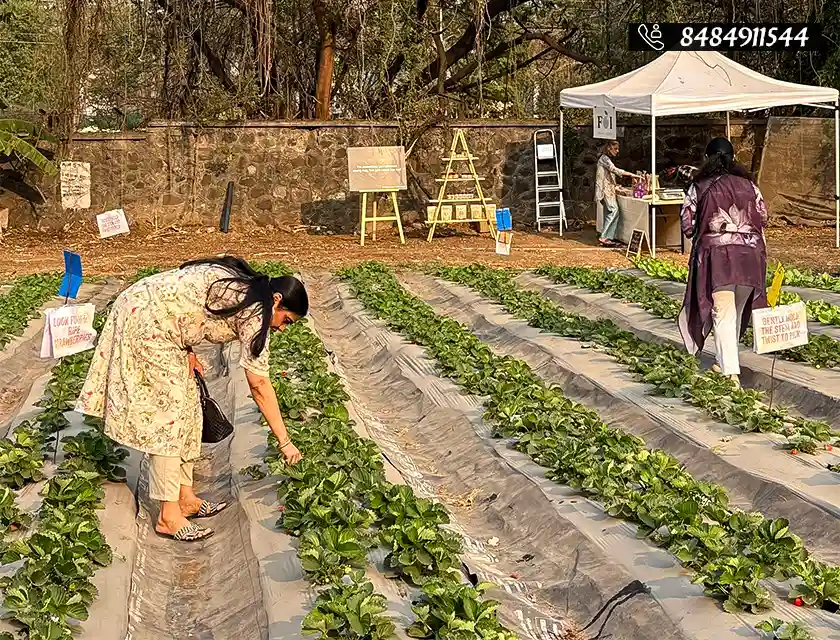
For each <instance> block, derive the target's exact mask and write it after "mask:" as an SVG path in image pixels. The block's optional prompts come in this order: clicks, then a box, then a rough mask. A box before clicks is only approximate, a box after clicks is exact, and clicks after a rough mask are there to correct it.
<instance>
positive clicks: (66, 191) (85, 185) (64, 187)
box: [61, 162, 90, 209]
mask: <svg viewBox="0 0 840 640" xmlns="http://www.w3.org/2000/svg"><path fill="white" fill-rule="evenodd" d="M61 206H62V207H64V208H65V209H90V163H89V162H62V163H61Z"/></svg>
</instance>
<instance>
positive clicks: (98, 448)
mask: <svg viewBox="0 0 840 640" xmlns="http://www.w3.org/2000/svg"><path fill="white" fill-rule="evenodd" d="M61 442H62V444H64V463H63V464H62V465H61V467H62V469H64V470H66V471H90V472H93V473H96V474H98V475H100V476H101V477H103V478H105V479H106V480H110V481H111V482H124V481H125V467H122V466H120V465H121V463H122V462H123V461H124V460H125V459H126V458H127V457H128V450H127V449H124V448H123V447H120V446H118V445H117V444H116V443H115V442H114V441H113V440H111V439H110V438H108V437H106V436H105V435H103V434H102V433H101V432H99V431H97V430H95V429H90V430H88V431H82V432H81V433H79V434H77V435H75V436H68V437H66V438H64V439H63V440H62V441H61Z"/></svg>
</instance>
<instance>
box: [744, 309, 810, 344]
mask: <svg viewBox="0 0 840 640" xmlns="http://www.w3.org/2000/svg"><path fill="white" fill-rule="evenodd" d="M752 324H753V351H755V352H756V353H771V352H773V351H781V350H782V349H790V348H791V347H800V346H802V345H803V344H808V315H807V313H806V312H805V303H804V302H797V303H795V304H786V305H780V306H778V307H767V308H766V309H754V310H753V312H752Z"/></svg>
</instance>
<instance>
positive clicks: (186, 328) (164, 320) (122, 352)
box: [76, 265, 269, 460]
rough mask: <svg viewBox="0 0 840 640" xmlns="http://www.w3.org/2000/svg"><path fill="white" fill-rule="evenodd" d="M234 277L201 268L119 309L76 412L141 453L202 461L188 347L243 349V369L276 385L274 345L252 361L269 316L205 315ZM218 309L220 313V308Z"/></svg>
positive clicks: (130, 293)
mask: <svg viewBox="0 0 840 640" xmlns="http://www.w3.org/2000/svg"><path fill="white" fill-rule="evenodd" d="M230 276H231V273H230V272H229V271H228V270H226V269H224V268H222V267H217V266H215V265H197V266H192V267H187V268H186V269H178V270H175V271H168V272H166V273H160V274H157V275H153V276H150V277H148V278H144V279H143V280H140V281H139V282H137V283H135V284H133V285H132V286H131V287H129V288H128V289H126V290H125V291H124V292H123V293H121V294H120V295H119V297H118V298H117V299H116V301H115V302H114V305H113V307H112V309H111V313H110V315H109V316H108V320H107V321H106V322H105V326H104V327H103V329H102V334H101V336H100V337H99V342H98V344H97V346H96V349H95V351H94V357H93V360H92V362H91V365H90V369H89V371H88V375H87V379H86V381H85V384H84V387H83V388H82V393H81V395H80V397H79V400H78V403H77V405H76V410H77V411H79V412H81V413H83V414H86V415H92V416H97V417H100V418H102V419H103V420H104V422H105V434H106V435H107V436H108V437H109V438H112V439H113V440H116V441H117V442H119V443H120V444H123V445H125V446H128V447H132V448H133V449H138V450H140V451H143V452H145V453H149V454H152V455H161V456H178V457H180V458H182V459H184V460H194V459H195V458H197V457H198V455H199V453H200V451H201V424H202V419H201V407H200V403H199V399H198V390H197V387H196V383H195V380H194V378H193V376H192V372H191V371H189V364H188V355H187V352H186V350H185V348H186V347H194V346H196V345H198V344H199V343H201V342H203V341H205V340H206V341H208V342H211V343H214V344H225V343H228V342H232V341H234V340H240V341H241V342H242V357H241V359H240V364H241V365H242V366H243V367H244V368H245V369H247V370H249V371H251V372H252V373H255V374H257V375H261V376H266V377H268V355H269V354H268V345H266V347H265V349H263V351H262V353H261V354H260V356H259V357H257V358H255V357H253V356H252V354H251V349H250V341H251V338H252V337H253V336H254V335H255V333H256V332H257V331H258V330H259V328H260V323H261V314H260V313H259V312H258V313H256V314H252V313H251V310H246V311H245V312H243V313H241V314H239V315H238V316H235V317H232V318H219V317H217V316H214V315H212V314H210V313H208V312H207V311H206V310H205V304H206V303H207V296H208V292H209V291H210V288H211V286H212V285H213V283H214V282H216V281H218V280H219V279H221V278H226V277H230ZM213 302H214V308H215V307H216V306H218V304H219V303H218V302H216V301H215V300H214V301H213Z"/></svg>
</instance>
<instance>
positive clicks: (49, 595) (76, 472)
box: [0, 314, 128, 640]
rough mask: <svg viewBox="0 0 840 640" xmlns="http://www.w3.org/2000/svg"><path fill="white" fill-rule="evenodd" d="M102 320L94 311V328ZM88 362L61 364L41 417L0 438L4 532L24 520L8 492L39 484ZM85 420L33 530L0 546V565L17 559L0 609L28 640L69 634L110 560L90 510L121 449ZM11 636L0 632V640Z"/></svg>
mask: <svg viewBox="0 0 840 640" xmlns="http://www.w3.org/2000/svg"><path fill="white" fill-rule="evenodd" d="M103 321H104V317H103V316H102V315H101V314H98V315H97V318H96V324H97V325H98V326H101V324H102V322H103ZM91 357H92V352H90V351H89V352H86V353H82V354H77V355H74V356H69V357H66V358H63V359H61V360H60V361H59V363H58V364H57V365H56V366H55V367H54V368H53V370H52V375H51V378H50V381H49V383H48V384H47V388H46V392H45V394H44V397H43V398H42V399H41V400H40V401H39V402H38V403H37V406H38V407H40V408H41V412H40V413H39V414H38V415H37V416H36V417H35V418H34V419H33V420H32V421H28V422H24V423H21V424H20V425H18V426H17V427H16V428H15V429H14V430H13V432H12V434H11V437H10V438H8V439H4V440H2V441H0V482H2V484H3V485H4V486H3V488H2V490H0V517H2V524H3V525H4V526H6V528H7V529H8V528H12V529H14V528H18V527H20V526H26V525H28V524H29V523H30V522H31V520H32V518H31V517H30V516H28V514H21V513H20V512H19V511H18V510H17V508H16V506H15V505H14V492H13V489H18V488H21V487H22V486H24V485H25V484H28V483H30V482H37V481H40V480H43V479H44V470H43V466H44V458H45V456H46V455H47V454H49V453H50V452H51V450H52V449H53V448H54V447H55V446H57V445H56V438H57V437H58V434H59V433H60V432H61V431H62V430H63V429H65V428H66V427H68V426H69V424H70V423H69V421H68V420H67V418H66V416H65V415H64V414H65V412H67V411H69V410H71V409H72V404H73V403H74V401H75V400H76V398H77V397H78V393H79V390H80V388H81V385H82V384H83V382H84V377H85V375H86V373H87V369H88V366H89V364H90V359H91ZM87 422H88V424H90V425H91V426H93V428H92V429H90V430H88V431H85V432H81V433H79V434H78V435H76V436H71V437H67V438H64V440H63V443H64V457H65V460H64V462H63V463H62V465H61V466H60V468H59V469H58V473H57V474H56V475H55V476H54V477H52V478H50V479H49V480H47V482H46V483H45V485H44V487H43V489H42V490H41V495H42V497H43V501H42V504H41V508H40V510H39V512H38V519H37V526H36V528H35V530H34V531H33V532H31V533H30V535H29V536H27V537H20V538H18V539H16V540H14V541H11V542H5V543H3V546H2V561H3V563H4V564H5V563H10V562H16V561H20V560H22V561H23V563H22V564H21V566H20V568H19V569H18V570H17V571H16V572H15V573H14V574H13V575H11V576H8V577H5V578H3V579H2V580H0V587H2V588H3V589H4V593H5V595H4V600H3V606H4V607H5V608H6V609H7V610H8V614H9V617H10V618H11V620H12V621H13V622H16V623H17V624H19V625H20V626H21V628H22V631H21V634H23V635H22V637H26V638H28V640H69V639H70V638H71V637H73V633H74V632H76V631H78V629H79V627H78V625H77V622H78V621H83V620H86V619H87V617H88V610H89V607H90V605H91V604H92V602H93V600H94V599H95V598H96V596H97V590H96V587H95V586H94V585H93V583H92V582H91V581H90V578H91V577H92V576H93V574H94V572H95V571H96V570H97V568H99V567H102V566H106V565H108V564H110V562H111V559H112V553H111V549H110V547H109V546H108V544H107V543H106V541H105V538H104V536H103V535H102V533H101V531H100V529H99V521H98V518H97V516H96V513H95V512H96V510H97V509H100V508H102V506H103V504H102V499H103V497H104V489H103V487H102V482H103V480H121V479H124V478H125V470H124V469H123V468H122V467H120V466H119V465H120V463H121V462H122V461H123V460H124V459H125V458H126V457H127V455H128V452H127V451H126V450H124V449H121V448H119V447H116V446H115V445H114V443H113V442H112V441H111V440H109V439H108V438H107V437H106V436H105V435H104V434H102V433H101V431H100V430H99V429H97V428H96V426H97V425H96V424H95V422H96V421H94V420H87ZM13 637H14V636H12V635H11V634H1V635H0V638H3V640H12V638H13Z"/></svg>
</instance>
